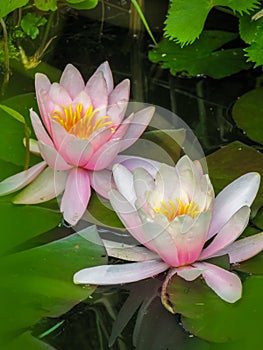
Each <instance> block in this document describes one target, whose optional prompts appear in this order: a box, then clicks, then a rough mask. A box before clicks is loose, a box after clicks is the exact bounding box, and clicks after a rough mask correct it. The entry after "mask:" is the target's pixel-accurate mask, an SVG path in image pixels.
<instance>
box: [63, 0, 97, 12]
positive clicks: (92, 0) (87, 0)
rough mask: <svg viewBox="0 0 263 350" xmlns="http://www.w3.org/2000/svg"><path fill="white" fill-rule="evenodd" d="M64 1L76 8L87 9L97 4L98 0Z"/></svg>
mask: <svg viewBox="0 0 263 350" xmlns="http://www.w3.org/2000/svg"><path fill="white" fill-rule="evenodd" d="M66 2H67V4H68V6H70V7H72V8H74V9H76V10H89V9H92V8H94V7H96V6H97V5H98V0H66Z"/></svg>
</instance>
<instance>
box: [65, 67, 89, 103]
mask: <svg viewBox="0 0 263 350" xmlns="http://www.w3.org/2000/svg"><path fill="white" fill-rule="evenodd" d="M60 84H61V85H62V86H63V87H64V88H65V89H66V90H67V92H68V93H69V95H70V97H71V98H72V100H73V99H74V98H75V97H76V96H77V95H78V94H79V93H80V92H81V90H84V88H85V84H84V81H83V79H82V76H81V74H80V72H79V71H78V69H77V68H75V67H74V66H73V65H72V64H68V65H67V66H66V68H65V69H64V71H63V73H62V76H61V78H60Z"/></svg>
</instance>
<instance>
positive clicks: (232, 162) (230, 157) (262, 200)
mask: <svg viewBox="0 0 263 350" xmlns="http://www.w3.org/2000/svg"><path fill="white" fill-rule="evenodd" d="M206 161H207V165H208V170H209V176H210V178H211V181H212V184H213V186H214V188H215V192H216V193H218V192H219V191H221V190H222V189H223V188H224V187H225V186H227V185H228V184H230V182H232V181H233V180H235V179H236V178H238V177H239V176H241V175H243V174H245V173H247V172H250V171H256V172H258V173H259V174H261V177H263V154H262V153H260V152H259V151H257V150H256V149H254V148H253V147H250V146H247V145H245V144H244V143H242V142H239V141H235V142H232V143H230V144H229V145H227V146H225V147H222V148H221V149H220V150H218V151H216V152H214V153H212V154H210V155H209V156H208V157H207V158H206ZM262 205H263V183H262V182H261V185H260V188H259V192H258V194H257V197H256V199H255V201H254V203H253V204H252V209H254V210H255V211H257V210H258V209H259V208H260V207H261V206H262Z"/></svg>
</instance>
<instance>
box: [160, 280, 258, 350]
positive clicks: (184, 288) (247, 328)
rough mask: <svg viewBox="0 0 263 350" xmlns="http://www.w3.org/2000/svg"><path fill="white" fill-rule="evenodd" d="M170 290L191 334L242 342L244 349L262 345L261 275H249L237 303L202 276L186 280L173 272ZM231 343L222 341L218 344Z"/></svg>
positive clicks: (176, 307)
mask: <svg viewBox="0 0 263 350" xmlns="http://www.w3.org/2000/svg"><path fill="white" fill-rule="evenodd" d="M167 292H168V294H169V300H170V302H171V303H172V304H173V306H174V308H175V310H176V311H177V312H179V313H181V314H182V323H183V326H184V327H185V328H186V329H187V330H188V331H189V332H191V333H192V334H194V335H196V336H198V337H201V338H203V339H206V340H209V341H212V342H220V343H222V342H223V343H226V345H227V344H229V345H231V346H233V344H236V343H240V344H242V350H249V349H252V348H254V349H255V348H257V347H256V345H257V346H259V345H260V343H261V332H260V327H261V322H260V320H261V317H262V316H261V315H262V312H263V305H262V302H261V299H262V292H263V277H262V276H252V277H250V278H248V279H247V280H246V281H245V282H244V283H243V296H242V299H241V300H239V301H238V302H236V303H234V304H229V303H226V302H224V301H223V300H221V299H220V298H219V297H218V296H217V295H216V294H215V293H214V292H213V291H212V290H211V289H210V288H209V287H208V286H207V285H206V284H205V283H204V282H203V281H202V280H201V279H200V278H199V279H197V280H195V281H193V282H187V281H185V280H183V279H181V278H180V277H178V276H174V277H172V279H171V280H170V282H169V284H168V288H167ZM231 346H229V347H228V346H226V347H225V344H224V345H223V344H220V346H219V348H220V349H225V348H227V349H228V348H229V349H230V348H231ZM253 346H254V347H253ZM212 348H214V347H212ZM216 348H217V347H216ZM232 348H233V347H232Z"/></svg>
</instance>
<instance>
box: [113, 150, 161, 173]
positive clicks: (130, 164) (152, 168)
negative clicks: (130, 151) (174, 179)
mask: <svg viewBox="0 0 263 350" xmlns="http://www.w3.org/2000/svg"><path fill="white" fill-rule="evenodd" d="M117 163H119V164H122V165H124V166H125V167H126V168H128V169H129V170H130V171H132V172H133V171H134V170H135V169H136V168H143V169H145V170H146V171H147V172H148V173H149V174H150V175H151V176H152V177H153V178H155V176H156V173H157V171H158V170H159V168H160V166H161V163H159V162H157V161H155V160H152V159H146V158H142V157H136V156H131V155H117V156H116V158H114V160H113V162H112V163H111V164H110V165H109V168H112V167H113V165H114V164H117Z"/></svg>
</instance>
